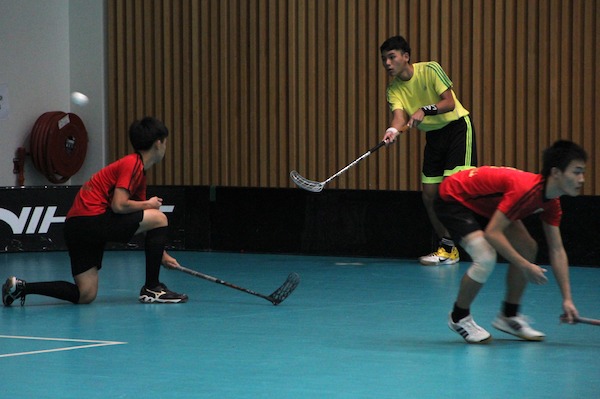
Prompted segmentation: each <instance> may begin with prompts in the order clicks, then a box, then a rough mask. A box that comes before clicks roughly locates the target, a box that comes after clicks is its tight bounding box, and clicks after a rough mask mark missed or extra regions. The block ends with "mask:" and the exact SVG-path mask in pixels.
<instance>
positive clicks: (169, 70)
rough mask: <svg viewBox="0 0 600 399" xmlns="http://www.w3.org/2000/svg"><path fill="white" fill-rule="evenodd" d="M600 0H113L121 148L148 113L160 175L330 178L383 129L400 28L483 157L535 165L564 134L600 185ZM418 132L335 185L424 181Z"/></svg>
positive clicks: (181, 178)
mask: <svg viewBox="0 0 600 399" xmlns="http://www.w3.org/2000/svg"><path fill="white" fill-rule="evenodd" d="M599 4H600V2H597V1H589V0H406V1H400V0H395V1H392V0H152V1H150V0H108V1H107V7H108V9H107V15H108V18H107V30H108V81H109V89H108V102H109V127H110V135H109V142H110V149H111V157H112V158H114V159H116V158H117V157H120V156H122V155H124V154H126V153H127V152H129V151H130V148H129V147H128V142H127V135H126V131H127V127H128V125H129V123H130V122H131V121H132V120H134V119H136V118H139V117H141V116H144V115H155V116H157V117H159V118H161V119H163V120H164V121H165V123H166V124H167V126H168V127H169V128H170V130H171V132H172V135H171V136H170V140H169V149H168V153H167V156H166V158H165V161H164V162H163V164H161V165H160V166H158V167H157V168H156V169H154V170H153V171H152V172H151V173H150V175H149V176H150V182H151V183H152V184H159V185H161V184H164V185H173V184H177V185H223V186H249V187H290V186H291V185H292V184H291V182H290V180H289V178H288V173H289V171H290V170H292V169H297V170H298V171H300V173H301V174H302V175H304V176H306V177H308V178H310V179H318V180H323V179H325V178H326V177H328V176H330V175H331V174H333V173H334V172H336V171H337V170H339V169H341V168H342V167H343V166H345V165H346V164H347V163H349V162H351V161H352V160H354V159H355V158H357V157H358V156H359V155H361V154H363V153H364V152H365V151H366V150H367V149H369V148H370V147H372V146H373V145H374V144H376V143H377V142H378V141H379V140H380V139H381V137H382V135H383V132H384V130H385V129H386V128H387V124H388V120H389V116H390V114H389V110H388V108H387V105H386V103H385V86H386V83H387V76H386V74H385V71H384V70H383V68H382V66H381V64H380V55H379V45H380V44H381V43H382V42H383V40H385V39H386V38H387V37H388V36H391V35H395V34H402V35H404V36H405V37H406V38H407V39H408V41H409V42H410V43H411V47H412V57H411V58H412V60H413V61H415V62H416V61H425V60H437V61H438V62H440V64H442V66H443V67H444V68H445V70H446V72H447V73H448V75H449V76H450V77H451V79H452V80H453V82H454V86H455V91H456V92H457V95H458V97H459V99H460V100H461V102H462V103H463V104H464V105H465V106H466V107H467V109H469V110H470V111H471V113H472V119H473V122H474V125H475V129H476V132H477V141H478V142H477V144H478V153H479V159H480V163H481V164H495V165H509V166H514V167H518V168H523V169H526V170H531V171H537V170H539V168H540V151H541V150H542V149H543V148H545V147H546V146H548V145H550V144H551V143H552V142H553V141H554V140H556V139H558V138H567V139H572V140H575V141H577V142H579V143H581V144H583V145H584V146H585V148H586V149H587V150H588V152H589V154H590V163H589V166H588V175H587V183H586V188H585V194H592V195H600V162H596V159H598V158H600V157H599V156H600V143H599V141H600V139H597V138H596V136H597V135H596V132H597V128H596V126H597V125H598V123H599V122H600V120H599V117H598V116H597V112H596V111H597V109H598V107H599V106H600V98H599V95H598V93H600V74H599V71H598V61H599V57H600V55H599V54H600V40H598V39H599V37H598V36H599V34H600V5H599ZM423 145H424V138H423V135H422V134H419V133H418V132H417V131H413V132H411V133H410V134H408V135H405V136H403V137H402V138H401V139H400V141H399V142H398V143H396V144H395V145H394V146H393V147H390V148H388V149H382V150H381V151H380V152H379V153H378V154H376V155H373V156H372V157H370V158H369V159H368V160H366V161H364V162H363V163H362V164H361V165H359V166H357V167H355V168H353V169H352V170H350V171H349V172H348V173H347V174H345V175H344V176H342V177H340V178H339V179H338V180H337V181H336V182H334V183H332V184H331V186H330V187H332V188H335V187H337V188H351V189H381V190H388V189H393V190H396V189H401V190H419V189H420V166H421V162H422V155H421V154H422V149H423Z"/></svg>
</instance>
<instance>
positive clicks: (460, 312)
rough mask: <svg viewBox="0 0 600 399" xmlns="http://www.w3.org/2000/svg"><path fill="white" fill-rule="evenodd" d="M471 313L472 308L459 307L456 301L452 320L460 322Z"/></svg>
mask: <svg viewBox="0 0 600 399" xmlns="http://www.w3.org/2000/svg"><path fill="white" fill-rule="evenodd" d="M470 314H471V310H470V309H463V308H459V307H458V306H457V305H456V302H454V309H452V321H453V322H455V323H458V322H459V321H460V320H462V319H464V318H465V317H467V316H468V315H470Z"/></svg>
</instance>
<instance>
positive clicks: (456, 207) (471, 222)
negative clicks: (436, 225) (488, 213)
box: [433, 195, 487, 244]
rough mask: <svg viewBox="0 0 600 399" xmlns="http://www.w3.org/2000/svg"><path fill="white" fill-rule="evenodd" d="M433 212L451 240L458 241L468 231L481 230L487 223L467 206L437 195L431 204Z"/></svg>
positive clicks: (467, 233)
mask: <svg viewBox="0 0 600 399" xmlns="http://www.w3.org/2000/svg"><path fill="white" fill-rule="evenodd" d="M433 207H434V210H435V213H436V215H437V217H438V219H439V220H440V222H442V224H443V225H444V227H445V228H446V229H448V232H449V233H450V236H451V237H452V240H453V241H454V242H455V243H457V244H458V243H460V241H461V240H462V238H463V237H465V236H467V235H469V234H470V233H472V232H474V231H477V230H483V228H482V226H485V225H487V219H485V218H484V217H482V216H479V215H478V214H476V213H475V212H473V211H472V210H470V209H469V208H467V207H465V206H463V205H462V204H461V203H459V202H456V201H444V200H442V199H441V198H440V196H439V195H438V196H437V198H436V199H435V202H434V204H433Z"/></svg>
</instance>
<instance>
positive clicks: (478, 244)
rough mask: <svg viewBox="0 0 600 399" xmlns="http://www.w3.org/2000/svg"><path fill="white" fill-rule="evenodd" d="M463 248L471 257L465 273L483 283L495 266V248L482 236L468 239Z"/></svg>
mask: <svg viewBox="0 0 600 399" xmlns="http://www.w3.org/2000/svg"><path fill="white" fill-rule="evenodd" d="M465 250H466V251H467V252H468V253H469V255H470V256H471V259H473V263H472V264H471V266H470V267H469V269H468V270H467V275H468V276H469V277H470V278H471V279H473V280H474V281H476V282H478V283H480V284H485V282H486V281H487V280H488V278H489V277H490V275H491V274H492V272H493V271H494V268H495V267H496V260H497V253H496V250H495V249H494V247H492V246H491V245H490V243H488V242H487V240H486V239H485V238H483V237H477V238H475V239H473V240H472V241H470V242H469V243H468V244H467V245H466V247H465Z"/></svg>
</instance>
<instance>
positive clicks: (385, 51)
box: [380, 36, 477, 266]
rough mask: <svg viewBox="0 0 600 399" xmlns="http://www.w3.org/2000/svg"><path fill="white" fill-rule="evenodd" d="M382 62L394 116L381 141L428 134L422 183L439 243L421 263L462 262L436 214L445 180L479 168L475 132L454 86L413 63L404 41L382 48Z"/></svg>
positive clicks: (431, 65) (429, 67) (434, 67)
mask: <svg viewBox="0 0 600 399" xmlns="http://www.w3.org/2000/svg"><path fill="white" fill-rule="evenodd" d="M380 51H381V62H382V63H383V66H384V68H385V70H386V71H387V73H388V75H389V76H390V77H391V78H392V79H391V81H390V82H389V84H388V87H387V101H388V104H389V107H390V110H391V112H392V121H391V123H390V127H389V128H388V129H387V130H386V132H385V135H384V136H383V140H385V141H387V142H388V143H393V142H394V141H395V140H396V137H398V135H399V134H400V133H399V131H400V129H401V128H402V127H403V126H405V125H408V126H410V127H416V128H418V129H419V130H421V131H423V132H425V134H426V144H425V150H424V157H423V166H422V175H421V182H422V188H423V203H424V205H425V209H426V210H427V215H428V216H429V220H430V222H431V224H432V226H433V229H434V230H435V233H436V235H437V236H438V237H439V238H440V242H439V245H438V248H437V249H436V250H435V251H434V252H432V253H431V254H429V255H425V256H422V257H420V258H419V261H420V262H421V264H423V265H432V266H433V265H449V264H454V263H456V262H458V261H459V260H460V257H459V253H458V250H457V248H456V246H455V244H454V242H453V241H452V239H451V238H450V234H449V233H448V230H447V229H446V228H445V227H444V225H443V224H442V223H441V222H440V221H439V219H438V217H437V216H436V214H435V211H434V210H433V202H434V199H435V197H436V195H437V192H438V187H439V185H440V183H441V182H442V180H443V179H444V177H446V176H450V175H451V174H453V173H455V172H458V171H461V170H464V169H470V168H473V167H475V166H476V165H477V151H476V147H475V132H474V130H473V125H472V123H471V119H470V117H469V111H467V110H466V109H465V108H464V107H463V106H462V104H461V103H460V101H458V98H457V97H456V94H455V93H454V91H453V90H452V81H450V78H449V77H448V75H446V73H445V72H444V70H443V69H442V67H441V66H440V65H439V64H438V63H437V62H435V61H429V62H418V63H415V64H412V63H411V58H410V46H409V44H408V42H407V41H406V40H405V39H404V38H403V37H402V36H393V37H390V38H389V39H387V40H386V41H385V42H383V44H382V45H381V47H380Z"/></svg>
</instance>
